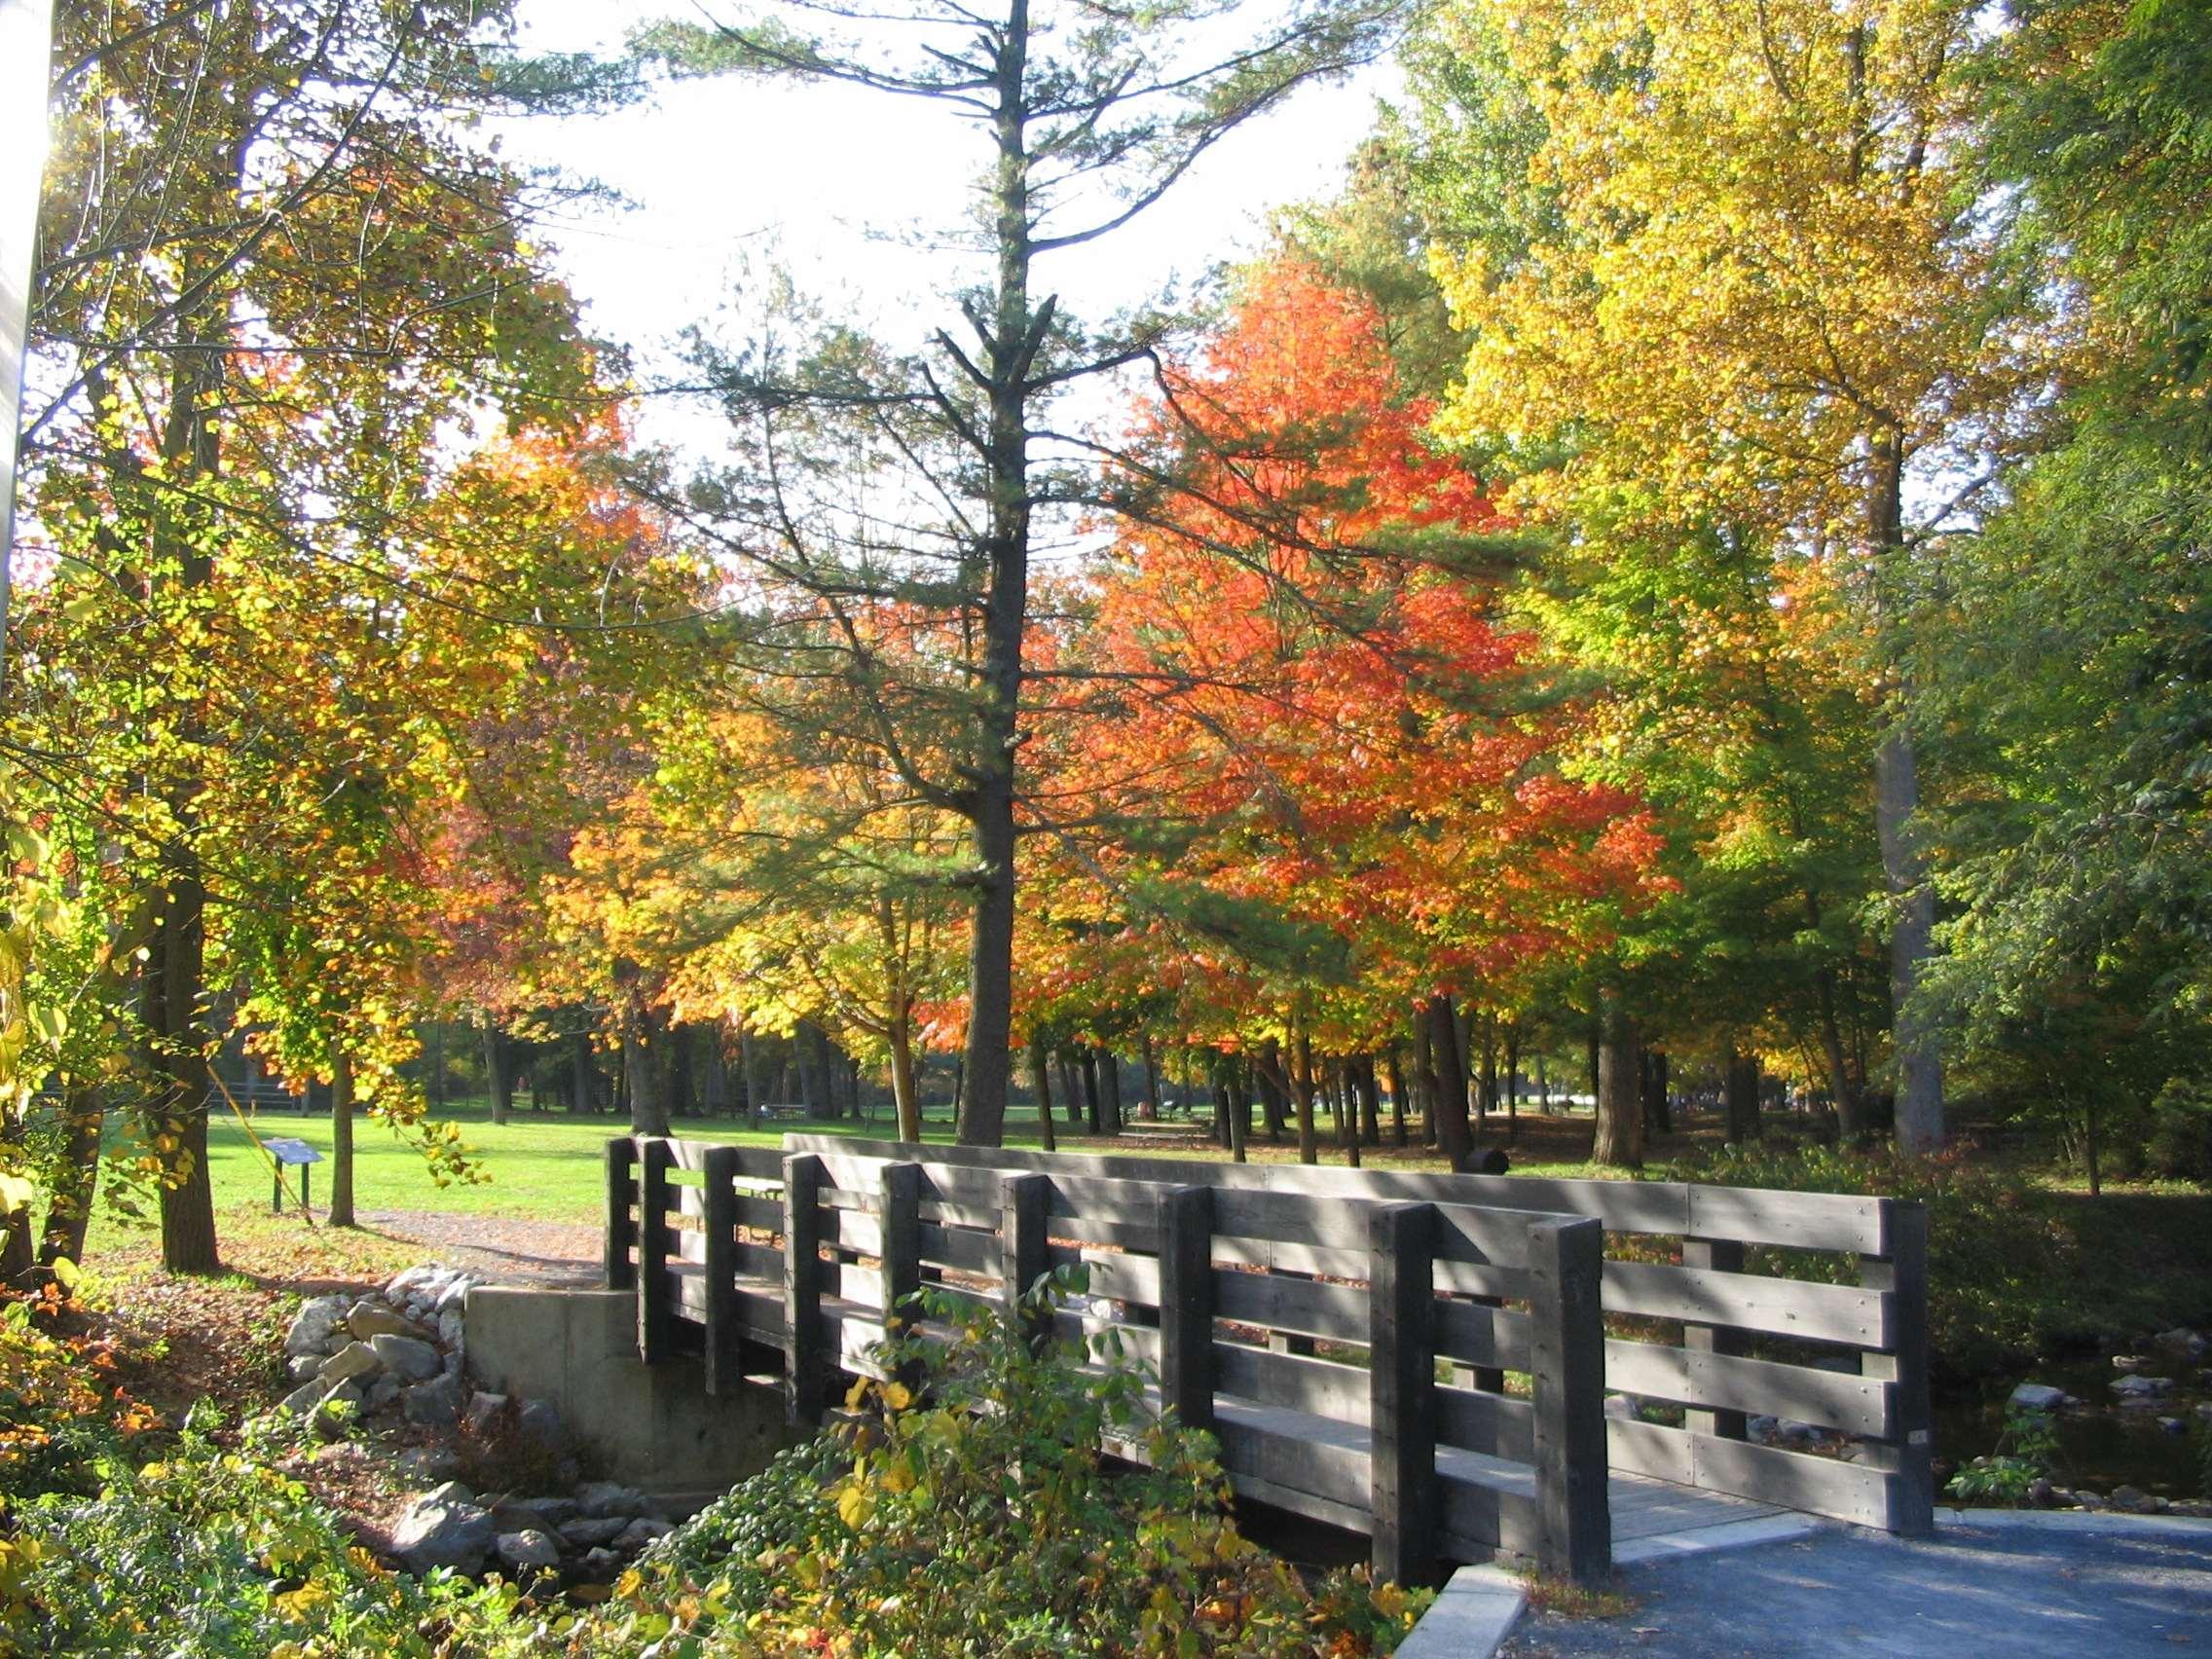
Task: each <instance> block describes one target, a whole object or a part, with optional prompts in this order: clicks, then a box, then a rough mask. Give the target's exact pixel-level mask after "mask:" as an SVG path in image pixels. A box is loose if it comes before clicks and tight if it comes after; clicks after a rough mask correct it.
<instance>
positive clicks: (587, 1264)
mask: <svg viewBox="0 0 2212 1659" xmlns="http://www.w3.org/2000/svg"><path fill="white" fill-rule="evenodd" d="M361 1225H362V1226H363V1227H365V1228H367V1229H369V1230H371V1231H372V1232H375V1233H380V1234H382V1235H385V1236H386V1237H387V1238H396V1239H402V1240H404V1241H406V1242H407V1243H410V1244H419V1245H421V1246H422V1247H423V1250H424V1259H425V1260H428V1261H436V1262H438V1263H441V1264H443V1265H444V1266H447V1267H455V1268H460V1269H461V1270H462V1271H463V1272H469V1273H473V1274H475V1275H476V1276H477V1277H479V1278H482V1279H485V1280H488V1281H489V1282H491V1283H493V1284H524V1285H542V1286H563V1285H596V1284H597V1283H599V1281H600V1277H601V1273H602V1266H601V1263H602V1254H601V1252H602V1250H603V1248H604V1237H605V1235H604V1232H603V1229H602V1226H601V1224H600V1223H598V1222H596V1221H593V1222H565V1221H532V1220H528V1219H526V1218H524V1217H521V1216H502V1215H451V1214H447V1213H444V1212H442V1211H437V1210H364V1211H362V1212H361Z"/></svg>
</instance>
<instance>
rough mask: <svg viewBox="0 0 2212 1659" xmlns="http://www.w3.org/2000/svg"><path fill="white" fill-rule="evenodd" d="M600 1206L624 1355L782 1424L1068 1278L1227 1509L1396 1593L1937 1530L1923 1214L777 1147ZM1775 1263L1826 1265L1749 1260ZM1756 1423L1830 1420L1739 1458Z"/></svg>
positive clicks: (619, 1162)
mask: <svg viewBox="0 0 2212 1659" xmlns="http://www.w3.org/2000/svg"><path fill="white" fill-rule="evenodd" d="M1777 1250H1779V1251H1786V1252H1788V1253H1790V1255H1791V1256H1792V1257H1796V1258H1799V1259H1803V1260H1807V1261H1813V1262H1818V1263H1820V1264H1822V1265H1823V1267H1824V1268H1825V1273H1824V1275H1823V1277H1822V1278H1820V1279H1817V1280H1816V1279H1807V1278H1799V1277H1789V1278H1784V1277H1779V1276H1775V1275H1774V1274H1771V1273H1767V1272H1754V1271H1749V1270H1750V1268H1751V1267H1754V1266H1757V1265H1760V1260H1761V1258H1763V1257H1766V1256H1767V1255H1768V1254H1769V1253H1770V1252H1772V1251H1777ZM1748 1252H1758V1255H1756V1256H1751V1257H1750V1258H1749V1259H1748ZM1071 1263H1080V1264H1083V1265H1085V1266H1086V1267H1088V1270H1089V1282H1090V1295H1089V1297H1088V1304H1087V1306H1086V1307H1082V1308H1078V1309H1071V1310H1068V1311H1065V1312H1063V1313H1061V1314H1060V1315H1059V1324H1060V1326H1061V1330H1062V1333H1063V1334H1067V1335H1073V1336H1095V1335H1098V1334H1101V1333H1102V1332H1103V1331H1105V1330H1106V1329H1107V1328H1109V1327H1111V1328H1112V1329H1113V1331H1114V1332H1115V1334H1116V1335H1117V1336H1118V1337H1119V1338H1120V1343H1119V1345H1118V1346H1119V1350H1120V1352H1121V1353H1122V1354H1123V1355H1124V1356H1125V1357H1124V1360H1123V1361H1122V1362H1123V1363H1126V1362H1129V1361H1135V1362H1138V1363H1141V1364H1142V1365H1143V1366H1145V1367H1146V1368H1147V1371H1148V1372H1149V1373H1150V1376H1151V1378H1152V1380H1153V1381H1152V1383H1151V1387H1152V1392H1153V1397H1154V1398H1155V1400H1156V1401H1157V1402H1158V1403H1159V1404H1161V1406H1163V1407H1171V1408H1172V1409H1173V1410H1174V1411H1175V1413H1176V1414H1177V1416H1178V1417H1180V1419H1182V1420H1183V1421H1184V1422H1186V1423H1189V1424H1193V1425H1196V1426H1199V1427H1203V1428H1207V1429H1210V1430H1211V1431H1212V1432H1213V1433H1214V1434H1215V1435H1216V1437H1217V1438H1218V1439H1219V1440H1220V1442H1221V1448H1222V1464H1223V1468H1224V1469H1225V1471H1226V1472H1227V1474H1228V1476H1229V1479H1230V1481H1231V1482H1232V1484H1233V1485H1234V1486H1235V1489H1236V1491H1237V1492H1238V1493H1240V1494H1242V1495H1244V1496H1245V1497H1248V1498H1251V1499H1254V1500H1257V1501H1259V1502H1263V1503H1267V1504H1271V1505H1273V1506H1276V1507H1279V1508H1282V1509H1285V1510H1289V1511H1292V1512H1294V1513H1296V1514H1299V1515H1302V1516H1306V1517H1309V1518H1311V1519H1313V1520H1317V1521H1321V1522H1325V1523H1328V1524H1331V1525H1334V1526H1339V1527H1344V1528H1347V1529H1351V1530H1356V1531H1360V1532H1365V1533H1367V1534H1368V1535H1369V1536H1370V1538H1371V1539H1372V1542H1373V1559H1374V1566H1375V1569H1376V1571H1377V1572H1378V1573H1379V1574H1381V1575H1384V1576H1387V1577H1390V1578H1394V1579H1397V1580H1399V1581H1401V1582H1408V1583H1411V1582H1417V1581H1422V1580H1428V1579H1432V1578H1433V1577H1434V1576H1435V1575H1436V1574H1437V1572H1438V1570H1439V1569H1440V1568H1441V1567H1443V1566H1444V1565H1445V1564H1447V1563H1453V1562H1473V1561H1487V1560H1490V1559H1492V1558H1493V1557H1495V1556H1510V1557H1518V1558H1524V1559H1528V1560H1530V1561H1533V1562H1534V1563H1535V1564H1537V1565H1538V1566H1539V1567H1542V1568H1543V1569H1545V1570H1547V1571H1551V1572H1558V1573H1565V1574H1568V1575H1571V1576H1573V1577H1575V1578H1577V1579H1580V1580H1584V1581H1588V1580H1591V1579H1593V1578H1595V1577H1597V1576H1600V1575H1602V1574H1603V1573H1604V1572H1605V1571H1606V1570H1607V1569H1608V1568H1609V1567H1610V1565H1611V1563H1612V1559H1613V1552H1614V1550H1615V1547H1616V1545H1627V1544H1630V1543H1631V1542H1633V1541H1639V1540H1643V1541H1648V1540H1651V1539H1655V1538H1664V1537H1666V1536H1668V1535H1671V1534H1675V1533H1678V1532H1684V1531H1691V1530H1698V1529H1702V1528H1707V1527H1714V1526H1719V1525H1723V1524H1726V1523H1729V1522H1734V1521H1739V1520H1744V1519H1748V1518H1751V1517H1756V1516H1759V1515H1764V1514H1769V1513H1772V1512H1774V1511H1775V1510H1778V1509H1794V1510H1804V1511H1809V1512H1812V1513H1814V1514H1818V1515H1823V1516H1829V1517H1833V1518H1835V1519H1839V1520H1844V1521H1849V1522H1854V1523H1857V1524H1859V1525H1862V1526H1867V1527H1876V1528H1882V1529H1885V1530H1890V1531H1893V1532H1900V1533H1923V1532H1926V1531H1928V1530H1931V1529H1932V1528H1933V1525H1934V1505H1935V1496H1934V1486H1933V1480H1932V1474H1931V1468H1930V1452H1931V1444H1930V1441H1931V1437H1930V1431H1929V1398H1928V1367H1927V1222H1926V1216H1925V1212H1924V1211H1923V1210H1922V1209H1921V1207H1920V1206H1919V1205H1917V1204H1911V1203H1904V1202H1899V1201H1896V1200H1892V1199H1886V1198H1846V1197H1838V1196H1833V1195H1826V1194H1806V1193H1785V1192H1762V1191H1751V1190H1747V1189H1742V1188H1733V1187H1712V1186H1698V1185H1687V1184H1682V1183H1666V1182H1634V1181H1549V1180H1538V1179H1529V1178H1523V1177H1516V1176H1472V1175H1426V1174H1397V1173H1387V1172H1382V1171H1360V1170H1351V1169H1333V1168H1313V1167H1308V1166H1284V1165H1276V1164H1223V1163H1203V1162H1196V1161H1183V1160H1180V1159H1146V1158H1088V1157H1070V1156H1056V1155H1051V1154H1024V1153H1014V1152H1000V1151H980V1150H976V1149H971V1148H954V1147H941V1146H928V1147H915V1146H907V1145H901V1144H897V1143H891V1142H871V1141H856V1140H846V1139H841V1138H837V1137H831V1136H808V1135H798V1134H793V1135H788V1136H786V1137H785V1142H784V1147H783V1149H782V1150H781V1151H780V1152H779V1151H775V1150H772V1149H767V1148H752V1147H731V1146H719V1145H713V1144H709V1143H706V1142H700V1141H685V1140H667V1139H638V1140H627V1139H625V1140H615V1141H611V1142H609V1143H608V1232H607V1280H608V1286H609V1287H610V1288H616V1289H635V1291H636V1293H637V1297H638V1343H639V1351H640V1354H641V1356H642V1357H643V1358H644V1359H645V1360H646V1361H647V1362H648V1363H652V1362H657V1361H660V1360H663V1359H665V1358H668V1357H669V1356H671V1355H675V1354H679V1353H685V1352H690V1353H696V1354H698V1355H700V1356H702V1357H703V1359H704V1362H705V1371H706V1380H707V1386H708V1388H709V1389H710V1391H716V1392H719V1391H723V1390H729V1389H734V1388H736V1387H739V1386H756V1385H758V1380H759V1379H761V1378H762V1377H769V1378H772V1379H774V1380H775V1381H778V1382H780V1383H781V1385H782V1386H783V1387H784V1388H785V1389H786V1390H787V1398H788V1399H789V1402H790V1409H791V1412H792V1416H793V1420H794V1421H797V1422H802V1423H811V1422H814V1421H817V1420H819V1419H820V1418H821V1416H822V1413H823V1411H824V1410H825V1409H826V1407H827V1406H828V1404H829V1403H830V1400H831V1399H832V1398H833V1397H834V1396H833V1392H832V1391H833V1390H835V1389H836V1388H837V1387H838V1386H839V1383H838V1382H837V1379H838V1377H839V1376H840V1374H849V1375H856V1376H860V1375H868V1376H878V1375H881V1374H882V1373H881V1368H880V1366H879V1365H878V1363H877V1361H876V1359H875V1358H874V1356H873V1352H872V1350H873V1349H874V1347H875V1345H877V1344H878V1343H879V1342H881V1341H882V1339H883V1335H884V1320H885V1314H886V1310H887V1309H893V1308H896V1307H898V1306H899V1305H900V1303H901V1302H902V1300H903V1298H905V1297H907V1296H909V1295H911V1294H912V1293H913V1292H914V1291H916V1290H917V1289H919V1288H920V1286H921V1285H922V1284H924V1283H925V1282H928V1283H935V1284H939V1285H941V1286H942V1287H943V1288H944V1289H946V1290H948V1291H951V1292H954V1293H956V1294H960V1295H965V1296H971V1297H975V1298H977V1299H978V1300H979V1301H981V1302H984V1303H987V1304H990V1305H993V1306H996V1307H999V1308H1002V1309H1003V1308H1007V1307H1009V1306H1010V1305H1011V1302H1012V1300H1013V1299H1014V1298H1015V1297H1017V1296H1018V1295H1019V1294H1020V1293H1021V1292H1023V1291H1025V1290H1026V1289H1028V1288H1029V1287H1030V1286H1032V1285H1033V1284H1034V1283H1035V1282H1036V1280H1037V1279H1038V1278H1039V1277H1040V1276H1042V1275H1043V1274H1044V1273H1046V1272H1048V1271H1049V1270H1051V1268H1053V1267H1054V1266H1057V1265H1061V1264H1071ZM1091 1346H1092V1349H1093V1352H1094V1353H1095V1352H1097V1351H1098V1350H1099V1348H1100V1347H1101V1345H1097V1344H1093V1345H1091ZM1106 1362H1107V1361H1106V1360H1105V1359H1104V1358H1103V1357H1100V1358H1098V1359H1097V1360H1094V1363H1106ZM1608 1391H1611V1392H1614V1393H1618V1394H1624V1395H1630V1396H1634V1397H1635V1401H1636V1402H1638V1403H1658V1404H1661V1405H1668V1406H1675V1407H1679V1408H1680V1411H1679V1414H1678V1415H1679V1417H1680V1421H1679V1422H1678V1424H1677V1422H1675V1421H1673V1420H1664V1421H1652V1420H1646V1419H1644V1418H1643V1417H1642V1416H1638V1415H1615V1412H1609V1411H1608V1409H1607V1406H1606V1399H1607V1395H1608ZM1617 1410H1618V1408H1615V1411H1617ZM1659 1415H1660V1416H1661V1417H1663V1418H1667V1419H1672V1418H1673V1417H1674V1416H1675V1415H1676V1414H1675V1413H1673V1412H1661V1413H1660V1414H1659ZM1753 1416H1769V1417H1773V1418H1777V1419H1793V1420H1794V1421H1796V1422H1801V1423H1805V1424H1810V1425H1814V1426H1815V1427H1818V1428H1820V1429H1823V1430H1826V1431H1829V1432H1828V1433H1827V1434H1826V1435H1825V1436H1824V1437H1823V1438H1822V1440H1821V1442H1820V1444H1819V1445H1818V1446H1814V1445H1811V1444H1804V1445H1800V1446H1797V1447H1788V1448H1786V1447H1777V1446H1766V1445H1760V1444H1757V1443H1755V1442H1753V1441H1752V1440H1751V1439H1749V1438H1748V1437H1747V1434H1746V1426H1745V1425H1746V1421H1747V1419H1749V1418H1751V1417H1753ZM1120 1450H1123V1451H1125V1452H1127V1453H1129V1454H1131V1455H1133V1454H1134V1453H1135V1451H1136V1449H1135V1448H1133V1447H1131V1448H1123V1449H1120ZM1839 1454H1843V1455H1839Z"/></svg>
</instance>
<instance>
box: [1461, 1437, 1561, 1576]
mask: <svg viewBox="0 0 2212 1659" xmlns="http://www.w3.org/2000/svg"><path fill="white" fill-rule="evenodd" d="M1437 1460H1438V1475H1439V1477H1440V1478H1439V1481H1438V1485H1439V1487H1440V1488H1441V1493H1442V1497H1443V1502H1442V1504H1441V1505H1440V1506H1439V1507H1440V1508H1442V1510H1443V1512H1444V1525H1443V1528H1442V1531H1443V1534H1444V1552H1445V1554H1447V1555H1448V1556H1451V1557H1453V1558H1454V1559H1461V1558H1466V1557H1469V1556H1470V1555H1471V1554H1473V1553H1474V1552H1487V1551H1490V1550H1505V1551H1508V1552H1510V1553H1512V1554H1514V1555H1523V1556H1531V1557H1532V1556H1534V1555H1535V1553H1536V1550H1537V1547H1538V1544H1539V1541H1540V1536H1541V1533H1540V1525H1541V1521H1540V1517H1539V1515H1538V1513H1537V1508H1536V1496H1535V1471H1533V1470H1532V1469H1529V1468H1527V1467H1524V1466H1523V1465H1521V1464H1518V1463H1512V1462H1508V1461H1506V1460H1504V1459H1502V1458H1488V1457H1483V1456H1479V1455H1475V1454H1469V1453H1464V1452H1462V1453H1458V1454H1456V1455H1453V1456H1449V1457H1447V1456H1446V1455H1444V1454H1442V1453H1440V1454H1439V1456H1438V1459H1437ZM1476 1559H1479V1555H1478V1556H1476Z"/></svg>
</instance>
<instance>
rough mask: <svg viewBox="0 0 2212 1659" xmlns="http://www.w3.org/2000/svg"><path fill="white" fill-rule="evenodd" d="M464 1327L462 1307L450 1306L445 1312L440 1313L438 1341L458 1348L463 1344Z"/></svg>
mask: <svg viewBox="0 0 2212 1659" xmlns="http://www.w3.org/2000/svg"><path fill="white" fill-rule="evenodd" d="M463 1329H464V1327H463V1325H462V1323H461V1309H458V1308H449V1309H446V1310H445V1311H444V1312H443V1313H440V1314H439V1315H438V1341H439V1342H440V1343H442V1344H444V1345H445V1346H447V1347H449V1348H456V1347H459V1346H461V1334H462V1331H463Z"/></svg>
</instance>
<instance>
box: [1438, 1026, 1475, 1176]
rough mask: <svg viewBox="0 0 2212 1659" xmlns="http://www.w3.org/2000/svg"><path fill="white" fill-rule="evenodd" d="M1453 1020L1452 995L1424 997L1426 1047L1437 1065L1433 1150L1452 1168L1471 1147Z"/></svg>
mask: <svg viewBox="0 0 2212 1659" xmlns="http://www.w3.org/2000/svg"><path fill="white" fill-rule="evenodd" d="M1456 1025H1457V1021H1456V1020H1455V1019H1454V1018H1453V1017H1452V998H1451V997H1450V996H1449V995H1448V994H1446V993H1444V992H1441V991H1440V992H1438V993H1437V994H1436V995H1435V996H1432V997H1430V998H1429V999H1428V1029H1429V1049H1430V1051H1431V1052H1432V1053H1433V1054H1434V1055H1435V1063H1436V1067H1437V1079H1436V1093H1435V1096H1434V1097H1433V1105H1432V1109H1431V1112H1430V1116H1431V1117H1432V1118H1434V1119H1435V1121H1436V1149H1437V1151H1439V1152H1441V1153H1442V1154H1444V1161H1445V1162H1446V1163H1447V1164H1448V1165H1450V1166H1451V1167H1452V1168H1454V1169H1456V1168H1458V1167H1459V1165H1460V1163H1461V1162H1462V1161H1464V1160H1465V1159H1466V1156H1467V1154H1468V1153H1469V1152H1471V1151H1473V1150H1474V1144H1475V1141H1474V1135H1473V1133H1472V1132H1471V1131H1470V1129H1469V1128H1468V1126H1467V1078H1466V1074H1465V1073H1464V1072H1462V1071H1461V1070H1460V1069H1459V1037H1458V1032H1457V1030H1456Z"/></svg>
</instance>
